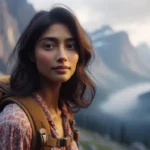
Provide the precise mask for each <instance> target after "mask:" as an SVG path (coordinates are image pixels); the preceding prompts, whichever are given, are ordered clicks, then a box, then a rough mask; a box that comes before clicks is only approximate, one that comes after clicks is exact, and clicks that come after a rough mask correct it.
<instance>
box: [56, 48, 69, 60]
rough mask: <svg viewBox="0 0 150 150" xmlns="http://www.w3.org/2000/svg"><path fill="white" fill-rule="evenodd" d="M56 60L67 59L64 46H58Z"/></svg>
mask: <svg viewBox="0 0 150 150" xmlns="http://www.w3.org/2000/svg"><path fill="white" fill-rule="evenodd" d="M57 61H58V62H60V63H64V62H66V61H67V55H66V50H65V48H64V46H63V45H62V46H60V48H59V50H58V58H57Z"/></svg>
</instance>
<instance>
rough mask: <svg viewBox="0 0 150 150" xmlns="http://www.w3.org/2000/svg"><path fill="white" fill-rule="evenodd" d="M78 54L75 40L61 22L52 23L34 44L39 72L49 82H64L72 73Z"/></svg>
mask: <svg viewBox="0 0 150 150" xmlns="http://www.w3.org/2000/svg"><path fill="white" fill-rule="evenodd" d="M78 59H79V55H78V52H77V49H76V42H75V40H74V37H73V36H72V34H71V33H70V31H69V29H68V28H67V27H66V26H65V25H63V24H53V25H51V26H50V27H49V28H48V29H47V30H46V32H44V33H43V35H42V36H41V37H40V39H39V41H38V42H37V43H36V46H35V62H36V66H37V69H38V71H39V73H40V74H41V75H42V76H43V77H44V78H46V79H48V81H50V82H58V83H62V82H66V81H68V80H69V79H70V78H71V76H72V75H73V74H74V72H75V70H76V65H77V62H78Z"/></svg>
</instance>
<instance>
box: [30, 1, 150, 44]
mask: <svg viewBox="0 0 150 150" xmlns="http://www.w3.org/2000/svg"><path fill="white" fill-rule="evenodd" d="M28 2H29V3H31V4H33V6H34V8H35V9H36V10H37V11H39V10H49V9H50V8H51V7H52V5H54V4H58V3H59V4H60V3H61V4H65V5H66V6H68V7H69V8H71V9H72V10H73V11H74V13H75V14H76V16H77V18H78V19H79V21H80V23H81V25H82V26H83V28H84V29H85V30H87V31H88V32H93V31H94V30H96V29H99V28H100V27H102V26H104V25H110V26H111V27H112V28H113V29H114V30H115V31H122V30H123V31H126V32H127V33H128V35H129V39H130V41H131V43H132V44H133V45H134V46H137V45H139V44H141V43H143V42H146V43H147V44H148V45H149V46H150V0H74V1H73V0H28Z"/></svg>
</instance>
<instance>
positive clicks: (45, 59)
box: [37, 54, 51, 65]
mask: <svg viewBox="0 0 150 150" xmlns="http://www.w3.org/2000/svg"><path fill="white" fill-rule="evenodd" d="M50 59H51V58H50V57H49V56H48V55H46V54H39V55H38V56H37V62H38V63H40V64H44V65H46V64H48V63H49V61H50Z"/></svg>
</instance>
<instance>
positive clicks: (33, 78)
mask: <svg viewBox="0 0 150 150" xmlns="http://www.w3.org/2000/svg"><path fill="white" fill-rule="evenodd" d="M55 23H61V24H64V25H66V26H67V27H68V29H69V30H70V32H71V34H72V35H73V36H74V38H75V40H76V42H77V51H78V54H79V60H78V63H77V67H76V71H75V73H74V74H73V76H72V77H71V78H70V79H69V80H68V81H67V82H65V83H63V84H62V86H61V89H60V97H63V99H65V100H67V101H68V102H70V104H71V106H72V107H74V108H77V109H79V108H86V107H88V106H89V105H90V104H91V102H92V100H93V99H94V96H95V85H94V83H93V81H92V80H91V78H90V77H89V75H88V73H87V70H88V69H87V67H88V65H89V62H90V60H91V58H92V56H93V55H92V53H93V48H92V44H91V42H90V38H89V37H88V36H87V34H86V33H85V31H84V30H83V28H82V27H81V25H80V23H79V21H78V20H77V18H76V16H75V15H74V14H73V12H72V11H71V10H70V9H68V8H65V7H62V6H55V7H53V8H52V9H51V10H50V11H40V12H38V13H37V14H36V15H35V16H34V17H33V18H32V20H31V21H30V23H29V24H28V26H27V28H26V29H25V30H24V32H23V34H22V35H21V37H20V39H19V40H18V42H17V44H16V46H15V48H14V50H13V52H12V54H11V55H10V60H11V61H12V60H14V58H16V59H15V64H14V65H13V69H12V72H11V78H10V87H11V88H10V89H11V92H12V95H15V96H25V95H29V94H31V93H33V92H35V91H37V90H39V89H40V87H41V82H40V74H39V72H38V70H37V68H36V64H35V63H34V62H33V61H31V59H30V56H32V55H34V47H35V44H36V42H37V41H38V40H39V38H40V36H41V35H42V34H43V32H44V31H46V30H47V29H48V28H49V27H50V26H51V25H53V24H55Z"/></svg>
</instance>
